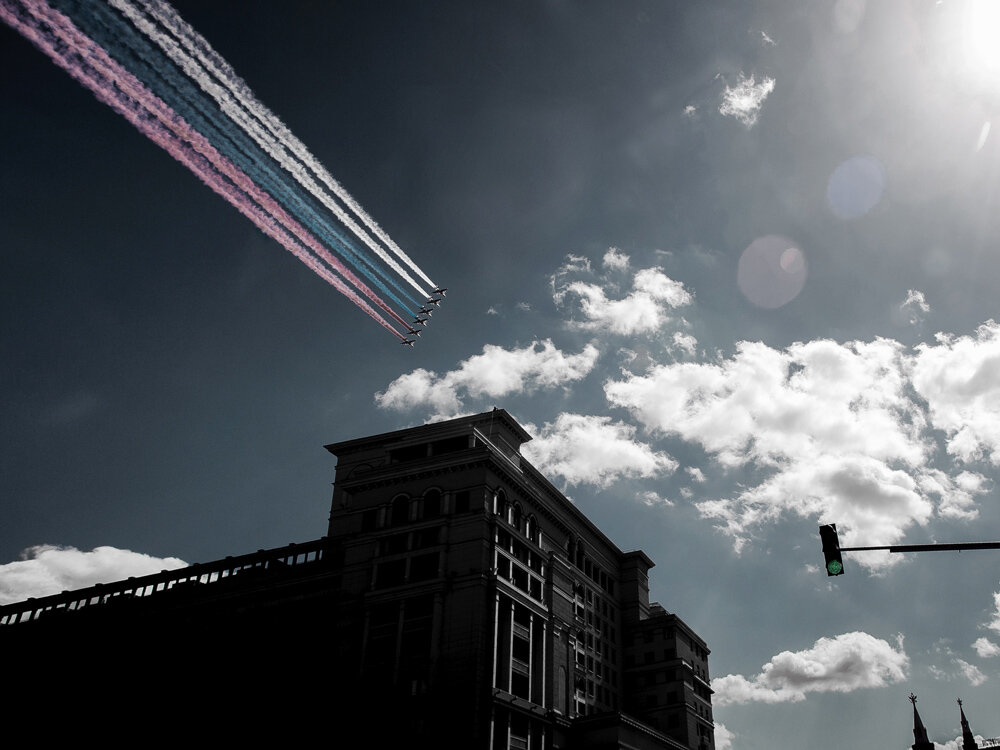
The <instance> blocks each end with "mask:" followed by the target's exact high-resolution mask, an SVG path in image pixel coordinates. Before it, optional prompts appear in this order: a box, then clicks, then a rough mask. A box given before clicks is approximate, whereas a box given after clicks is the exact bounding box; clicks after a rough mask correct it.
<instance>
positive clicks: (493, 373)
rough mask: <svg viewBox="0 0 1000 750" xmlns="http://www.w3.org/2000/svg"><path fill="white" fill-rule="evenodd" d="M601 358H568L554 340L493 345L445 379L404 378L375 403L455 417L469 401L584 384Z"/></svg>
mask: <svg viewBox="0 0 1000 750" xmlns="http://www.w3.org/2000/svg"><path fill="white" fill-rule="evenodd" d="M597 357H598V351H597V348H596V347H594V346H593V345H591V344H588V345H587V346H585V347H584V349H583V351H581V352H580V353H579V354H565V353H564V352H562V351H561V350H559V349H557V348H556V346H555V345H554V344H553V343H552V341H551V340H550V339H545V340H544V341H534V342H532V343H531V344H529V345H528V346H525V347H524V348H521V349H516V348H515V349H504V348H502V347H499V346H494V345H491V344H488V345H486V346H484V347H483V353H482V354H476V355H473V356H471V357H469V358H468V359H466V360H463V361H462V362H460V363H459V365H458V368H457V369H455V370H451V371H449V372H446V373H445V374H444V375H440V376H439V375H437V373H435V372H433V371H431V370H425V369H423V368H417V369H416V370H413V371H412V372H409V373H406V374H403V375H400V376H399V377H398V378H396V379H395V380H393V381H392V382H391V383H389V386H388V387H387V388H386V389H385V390H384V391H382V392H379V393H376V394H375V403H376V404H378V406H380V407H381V408H383V409H394V410H397V411H405V410H409V409H417V408H428V409H431V410H432V411H433V413H434V416H435V417H449V416H455V415H457V414H460V413H461V412H462V410H463V409H464V408H465V399H468V398H471V399H480V398H498V397H501V396H509V395H512V394H515V393H524V392H532V391H535V390H537V389H541V388H554V387H557V386H562V385H565V384H567V383H570V382H572V381H574V380H580V379H581V378H584V377H586V375H587V374H588V373H589V372H590V371H591V370H592V369H593V367H594V364H595V363H596V362H597Z"/></svg>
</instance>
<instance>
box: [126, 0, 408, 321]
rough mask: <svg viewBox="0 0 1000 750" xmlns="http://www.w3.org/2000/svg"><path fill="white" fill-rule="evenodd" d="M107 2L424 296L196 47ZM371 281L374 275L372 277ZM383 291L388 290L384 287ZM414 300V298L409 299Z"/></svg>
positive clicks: (132, 10)
mask: <svg viewBox="0 0 1000 750" xmlns="http://www.w3.org/2000/svg"><path fill="white" fill-rule="evenodd" d="M108 1H109V3H110V4H111V5H112V6H113V7H115V8H117V9H118V10H119V11H121V12H122V13H123V14H124V15H125V16H126V17H127V18H128V19H129V20H130V21H131V22H132V23H133V25H134V26H135V27H136V28H138V29H139V30H140V31H142V33H143V34H145V35H146V36H147V37H149V39H150V40H152V41H153V42H154V43H155V44H156V45H157V46H159V47H160V49H161V50H163V52H164V53H165V54H166V55H167V56H168V57H169V58H170V59H171V60H172V61H173V62H174V63H175V64H176V65H177V66H178V67H179V68H180V69H181V70H183V71H184V73H186V74H187V75H188V76H189V77H190V78H191V79H192V80H194V81H195V82H196V83H197V84H198V86H199V87H200V88H201V89H202V91H204V92H205V93H206V94H208V95H209V96H211V97H212V98H213V99H214V100H215V101H216V102H217V103H218V105H219V108H220V109H221V110H222V112H223V113H225V114H226V115H228V116H229V118H230V119H231V120H232V121H233V122H235V123H236V124H238V125H239V126H240V127H241V128H242V129H243V130H244V132H246V133H247V135H249V136H250V137H251V138H252V139H253V141H254V142H255V143H256V144H257V145H258V146H259V147H260V148H262V149H263V150H264V151H266V152H267V154H268V155H269V156H271V157H272V158H273V159H274V160H275V161H276V162H277V163H278V164H280V165H281V167H283V168H284V169H285V170H286V171H287V172H289V173H290V174H291V175H292V176H293V177H295V179H296V180H297V181H298V183H299V184H300V185H301V186H302V187H303V188H305V189H306V190H307V191H308V192H309V193H310V194H311V195H313V196H314V197H315V198H317V199H318V200H319V201H320V202H321V203H322V204H323V205H324V206H325V207H326V208H328V209H329V210H330V211H331V212H332V213H333V214H334V215H335V216H336V217H337V219H338V220H340V222H341V223H343V224H344V225H345V226H346V227H347V228H348V229H350V230H351V231H352V232H353V233H354V234H355V235H356V236H357V237H358V238H359V239H361V240H362V241H363V242H364V243H365V244H366V245H368V247H369V248H371V250H372V251H374V252H375V254H376V255H378V256H379V257H380V258H381V259H382V260H383V261H385V262H386V263H387V264H388V265H389V266H390V268H392V270H393V271H395V272H396V273H397V274H399V275H400V276H401V277H403V278H404V279H405V280H406V281H407V283H409V284H410V285H411V286H412V287H413V288H414V289H416V290H417V291H418V292H419V293H420V294H422V295H423V296H425V297H426V296H428V293H427V292H426V291H425V290H424V289H422V288H421V287H420V286H419V285H418V284H417V283H416V282H415V281H414V280H413V279H412V278H411V277H410V276H409V274H407V273H406V271H405V270H404V269H403V268H401V267H400V266H399V264H398V263H396V261H395V260H393V259H392V258H391V257H390V256H389V255H388V254H387V253H386V252H385V250H384V249H383V248H382V246H381V245H379V244H378V243H377V242H376V241H375V240H373V239H372V238H371V237H370V236H369V235H368V233H367V232H365V230H364V229H362V228H361V227H359V226H358V225H357V224H356V223H355V221H354V220H353V219H352V218H351V217H350V215H348V214H347V213H346V212H345V211H344V210H343V209H342V208H341V207H340V205H339V204H338V203H337V202H336V201H335V200H333V199H332V198H331V197H330V196H329V195H328V194H327V193H326V191H325V190H323V188H322V187H320V186H319V185H318V184H316V182H315V180H313V179H312V177H311V176H310V175H309V173H308V171H307V169H306V168H305V166H304V165H303V164H301V162H299V161H297V160H296V159H294V158H293V157H292V156H291V155H290V154H289V153H288V150H287V149H286V148H285V147H284V146H283V145H282V144H281V143H279V142H277V141H276V140H275V139H274V137H273V136H272V135H271V134H270V133H268V132H267V131H266V130H265V129H264V128H263V127H261V125H260V123H259V122H258V121H257V120H256V119H254V118H253V117H251V116H250V115H249V114H248V112H247V111H246V110H244V109H243V108H242V107H240V106H239V105H238V104H237V102H236V101H235V98H234V95H233V93H232V92H230V91H229V90H228V89H226V88H224V87H223V86H220V85H219V84H218V83H216V82H215V80H214V79H213V77H212V76H211V75H210V74H209V72H208V71H206V70H205V68H204V67H203V66H202V64H201V63H200V62H199V61H198V60H196V59H195V58H194V57H192V56H191V54H189V52H190V53H193V54H196V50H195V49H193V48H191V47H189V49H188V51H185V50H183V49H181V47H180V46H179V45H178V43H177V42H176V41H175V40H174V39H173V38H171V37H170V35H169V34H168V33H165V32H163V31H161V30H160V29H159V28H158V27H157V26H156V24H154V23H153V22H152V21H150V20H149V19H148V18H147V17H146V16H145V15H144V14H143V13H142V12H141V11H140V10H139V9H138V8H136V7H135V6H134V5H133V4H132V3H130V2H128V0H108ZM179 40H180V41H181V42H185V40H184V39H183V38H179ZM373 281H374V279H373ZM386 292H387V293H389V292H388V291H387V290H386ZM396 301H397V302H398V303H399V304H400V305H401V306H402V307H404V308H405V307H406V305H404V304H403V303H402V302H399V300H396ZM412 301H413V302H414V303H415V304H419V303H417V301H416V300H412Z"/></svg>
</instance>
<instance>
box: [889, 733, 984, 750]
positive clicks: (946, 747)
mask: <svg viewBox="0 0 1000 750" xmlns="http://www.w3.org/2000/svg"><path fill="white" fill-rule="evenodd" d="M973 738H974V739H975V740H976V744H977V745H979V747H983V744H984V743H985V739H984V738H983V736H982V735H979V734H975V735H973ZM964 744H965V743H964V740H963V738H962V736H961V735H959V736H958V737H956V738H955V739H953V740H948V741H947V742H937V741H935V742H934V747H936V748H938V750H962V747H963V745H964ZM910 747H912V745H911V746H910ZM900 750H902V748H901V749H900Z"/></svg>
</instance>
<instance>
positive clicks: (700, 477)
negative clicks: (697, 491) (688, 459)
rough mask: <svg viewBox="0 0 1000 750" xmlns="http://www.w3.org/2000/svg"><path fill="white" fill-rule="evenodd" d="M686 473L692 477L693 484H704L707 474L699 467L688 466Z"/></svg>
mask: <svg viewBox="0 0 1000 750" xmlns="http://www.w3.org/2000/svg"><path fill="white" fill-rule="evenodd" d="M684 471H686V472H687V473H688V474H690V475H691V481H692V482H704V481H705V472H703V471H702V470H701V469H699V468H698V467H697V466H688V467H687V468H686V469H685V470H684Z"/></svg>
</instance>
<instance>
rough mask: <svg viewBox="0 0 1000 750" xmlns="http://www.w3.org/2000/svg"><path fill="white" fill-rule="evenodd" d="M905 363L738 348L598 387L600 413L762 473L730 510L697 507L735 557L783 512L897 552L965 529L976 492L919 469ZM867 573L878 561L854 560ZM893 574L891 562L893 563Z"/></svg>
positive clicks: (805, 350)
mask: <svg viewBox="0 0 1000 750" xmlns="http://www.w3.org/2000/svg"><path fill="white" fill-rule="evenodd" d="M907 371H908V360H907V358H906V356H905V354H904V352H903V349H902V346H901V345H900V344H898V343H896V342H893V341H888V340H885V339H876V340H875V341H872V342H850V343H847V344H838V343H835V342H833V341H824V340H818V341H812V342H808V343H804V344H803V343H797V344H793V345H792V346H790V347H788V348H787V349H785V350H777V349H772V348H770V347H768V346H766V345H765V344H763V343H748V342H741V343H740V344H738V346H737V351H736V353H735V354H734V355H733V356H732V357H731V358H729V359H725V360H720V361H718V362H714V363H689V362H681V363H674V364H666V365H658V366H656V367H653V368H651V369H650V370H649V371H647V373H645V374H644V375H632V374H630V373H629V374H626V375H625V376H624V378H623V379H621V380H617V381H616V380H609V381H608V382H606V383H605V394H606V396H607V398H608V401H609V402H610V403H611V404H613V405H615V406H621V407H624V408H627V409H628V410H629V411H630V412H631V413H632V415H633V416H634V417H635V418H636V419H637V420H638V421H639V422H640V423H642V424H643V425H645V426H646V427H647V428H648V429H651V430H653V431H656V432H659V433H662V434H664V435H677V436H680V437H681V438H683V439H685V440H688V441H691V442H695V443H698V444H700V445H701V446H702V447H703V448H704V449H705V450H707V451H709V452H710V453H712V454H713V455H714V456H715V458H716V459H717V460H718V461H719V462H720V463H721V464H722V465H723V466H725V467H754V468H757V469H759V470H762V471H763V472H765V473H766V475H765V478H764V479H763V480H761V481H760V482H759V483H758V484H757V485H756V486H750V487H747V488H744V489H743V490H742V491H740V493H739V494H738V495H736V496H735V497H730V498H723V499H716V500H708V501H704V502H702V503H699V504H698V507H699V509H700V510H701V512H702V513H703V515H705V516H707V517H710V518H715V519H718V520H719V521H721V522H722V528H724V529H725V530H726V531H727V532H728V533H730V534H731V535H732V536H733V537H734V538H735V539H736V541H737V546H739V545H740V544H741V542H742V540H743V539H744V538H745V536H746V534H747V532H748V531H749V529H750V528H751V527H753V526H754V525H755V524H759V523H761V522H764V521H771V520H774V519H775V518H777V517H778V516H779V515H781V514H782V513H784V512H786V511H791V512H794V513H797V514H799V515H801V516H816V517H818V518H821V519H827V520H832V521H836V522H837V523H838V524H840V525H841V531H842V532H846V533H844V534H843V535H842V540H845V541H848V542H854V543H857V544H859V545H864V544H890V543H893V542H895V541H898V540H899V539H900V538H902V537H903V536H904V534H905V531H906V529H907V528H908V527H909V526H911V525H912V524H914V523H917V524H924V523H926V522H927V521H928V520H929V519H930V517H931V516H932V514H933V512H934V509H935V506H934V503H933V502H932V497H935V496H936V497H937V498H938V510H939V511H940V513H941V514H942V515H952V516H957V517H971V516H972V515H974V512H975V511H974V508H972V507H971V504H972V498H973V496H974V495H976V494H979V493H980V492H982V491H984V484H985V480H984V479H983V478H982V477H981V476H979V475H976V474H972V473H969V472H963V473H962V474H960V475H959V476H958V477H955V478H952V477H949V476H948V475H946V474H944V473H943V472H940V471H932V470H929V469H925V465H926V460H927V458H928V456H929V454H930V452H931V450H932V449H933V443H932V442H931V441H930V440H929V439H928V438H927V437H926V435H925V427H926V425H925V418H924V413H923V411H922V409H921V405H920V404H919V403H916V402H914V401H913V400H912V399H911V398H910V396H909V395H908V389H907V385H908V380H907V377H906V375H907ZM855 559H857V560H858V561H859V562H861V563H862V564H864V565H867V566H868V567H879V566H882V565H885V564H888V563H889V560H890V558H889V557H888V555H887V554H882V553H869V554H866V555H862V554H858V555H855ZM892 562H897V561H896V560H892Z"/></svg>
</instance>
